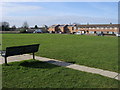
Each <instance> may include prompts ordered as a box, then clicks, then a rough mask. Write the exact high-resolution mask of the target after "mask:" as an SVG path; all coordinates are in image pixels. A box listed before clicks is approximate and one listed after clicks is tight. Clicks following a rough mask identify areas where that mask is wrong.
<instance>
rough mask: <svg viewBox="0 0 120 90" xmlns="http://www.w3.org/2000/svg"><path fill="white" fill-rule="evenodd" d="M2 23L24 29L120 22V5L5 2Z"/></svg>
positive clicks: (110, 3) (0, 11) (103, 3)
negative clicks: (119, 16) (26, 24)
mask: <svg viewBox="0 0 120 90" xmlns="http://www.w3.org/2000/svg"><path fill="white" fill-rule="evenodd" d="M0 6H2V9H0V13H2V18H0V19H1V20H2V21H7V22H9V23H10V26H13V25H15V26H17V27H21V26H22V24H23V23H24V22H25V21H27V22H28V25H29V26H35V25H38V26H42V25H44V24H45V25H48V26H50V25H53V24H70V23H79V24H87V23H89V24H109V23H110V22H111V23H115V24H116V23H118V2H1V3H0Z"/></svg>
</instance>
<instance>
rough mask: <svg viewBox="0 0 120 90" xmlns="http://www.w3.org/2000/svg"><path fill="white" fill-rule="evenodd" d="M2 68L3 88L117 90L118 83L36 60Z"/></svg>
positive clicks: (15, 63) (11, 64)
mask: <svg viewBox="0 0 120 90" xmlns="http://www.w3.org/2000/svg"><path fill="white" fill-rule="evenodd" d="M9 65H10V66H4V65H3V66H2V67H3V77H2V80H3V83H2V84H3V88H118V81H117V80H115V79H110V78H107V77H103V76H100V75H96V74H91V73H86V72H80V71H77V70H72V69H68V68H64V67H59V66H56V65H52V64H48V63H45V62H41V61H37V60H26V61H21V62H12V63H9Z"/></svg>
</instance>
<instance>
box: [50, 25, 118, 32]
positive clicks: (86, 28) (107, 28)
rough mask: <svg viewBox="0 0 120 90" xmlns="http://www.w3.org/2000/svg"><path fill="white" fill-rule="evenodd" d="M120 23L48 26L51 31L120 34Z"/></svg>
mask: <svg viewBox="0 0 120 90" xmlns="http://www.w3.org/2000/svg"><path fill="white" fill-rule="evenodd" d="M119 26H120V24H87V25H75V24H64V25H59V24H57V25H52V26H50V27H49V28H48V31H49V32H50V33H59V32H62V33H71V34H74V33H77V32H79V33H81V34H101V33H102V34H120V27H119Z"/></svg>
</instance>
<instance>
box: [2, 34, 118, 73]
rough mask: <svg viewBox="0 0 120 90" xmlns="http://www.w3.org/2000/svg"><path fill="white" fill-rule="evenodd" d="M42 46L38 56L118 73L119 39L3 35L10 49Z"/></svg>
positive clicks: (76, 36) (4, 45)
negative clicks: (29, 45)
mask: <svg viewBox="0 0 120 90" xmlns="http://www.w3.org/2000/svg"><path fill="white" fill-rule="evenodd" d="M35 43H39V44H41V46H40V49H39V52H37V53H36V55H38V56H42V57H48V58H54V59H58V60H63V61H66V62H72V63H76V64H80V65H86V66H90V67H96V68H101V69H106V70H110V71H115V72H117V71H118V38H117V37H107V36H105V37H100V36H85V35H83V36H82V35H60V34H3V50H4V49H5V48H6V47H9V46H19V45H28V44H35Z"/></svg>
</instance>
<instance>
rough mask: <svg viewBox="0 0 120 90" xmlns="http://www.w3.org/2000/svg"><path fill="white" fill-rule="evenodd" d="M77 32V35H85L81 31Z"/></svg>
mask: <svg viewBox="0 0 120 90" xmlns="http://www.w3.org/2000/svg"><path fill="white" fill-rule="evenodd" d="M75 34H77V35H83V33H81V32H79V31H78V32H76V33H75Z"/></svg>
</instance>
